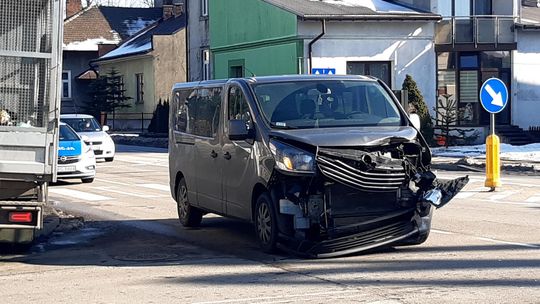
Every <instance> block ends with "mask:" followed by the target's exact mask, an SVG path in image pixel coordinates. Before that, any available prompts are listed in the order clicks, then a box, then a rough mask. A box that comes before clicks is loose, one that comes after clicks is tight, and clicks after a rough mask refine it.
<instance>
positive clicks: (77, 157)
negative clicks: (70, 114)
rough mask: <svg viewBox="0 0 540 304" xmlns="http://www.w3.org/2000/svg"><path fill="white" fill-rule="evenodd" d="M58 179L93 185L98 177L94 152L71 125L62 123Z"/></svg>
mask: <svg viewBox="0 0 540 304" xmlns="http://www.w3.org/2000/svg"><path fill="white" fill-rule="evenodd" d="M57 175H58V179H81V180H82V182H83V183H91V182H93V181H94V177H95V176H96V157H95V155H94V151H93V150H92V148H90V147H89V146H88V145H86V143H85V142H84V140H83V139H82V138H81V136H79V135H78V134H77V133H76V132H75V131H74V130H73V129H72V128H71V127H70V126H69V125H67V124H65V123H63V122H61V123H60V141H59V144H58V167H57Z"/></svg>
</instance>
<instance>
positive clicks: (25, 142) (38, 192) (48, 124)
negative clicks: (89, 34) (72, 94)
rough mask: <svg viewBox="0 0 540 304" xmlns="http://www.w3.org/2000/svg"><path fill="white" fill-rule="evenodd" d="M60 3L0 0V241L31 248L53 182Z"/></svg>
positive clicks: (52, 0)
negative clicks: (49, 184) (48, 190)
mask: <svg viewBox="0 0 540 304" xmlns="http://www.w3.org/2000/svg"><path fill="white" fill-rule="evenodd" d="M63 6H64V5H63V0H0V242H8V243H31V242H32V241H33V240H34V238H35V237H36V236H37V235H39V232H40V230H41V228H42V226H43V209H44V206H45V204H46V203H47V185H48V183H49V182H54V181H55V180H56V163H57V161H56V160H57V155H58V131H59V129H58V126H59V118H60V110H59V109H60V93H61V88H62V86H61V85H62V79H61V77H62V37H63V35H62V32H63Z"/></svg>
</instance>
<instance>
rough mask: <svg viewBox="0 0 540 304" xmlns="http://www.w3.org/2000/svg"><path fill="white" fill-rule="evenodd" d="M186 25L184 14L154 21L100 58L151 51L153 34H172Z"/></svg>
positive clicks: (105, 58)
mask: <svg viewBox="0 0 540 304" xmlns="http://www.w3.org/2000/svg"><path fill="white" fill-rule="evenodd" d="M185 27H186V15H185V14H183V15H181V16H179V17H176V18H169V19H167V20H161V21H159V22H156V23H154V24H152V25H150V26H148V27H147V28H145V29H144V30H142V31H140V32H139V33H137V34H136V35H134V36H133V37H131V38H129V39H128V40H126V41H125V42H124V43H122V44H121V45H119V46H118V47H117V48H116V49H114V50H112V51H110V52H108V53H107V54H105V55H103V56H101V57H100V58H99V59H98V61H100V60H109V59H114V58H118V57H126V56H132V55H140V54H144V53H147V52H150V51H152V49H153V45H152V37H153V36H154V35H172V34H174V33H176V32H178V31H179V30H181V29H183V28H185Z"/></svg>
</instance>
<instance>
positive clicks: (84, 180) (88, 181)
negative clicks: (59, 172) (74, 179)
mask: <svg viewBox="0 0 540 304" xmlns="http://www.w3.org/2000/svg"><path fill="white" fill-rule="evenodd" d="M81 181H82V182H83V184H91V183H93V182H94V178H93V177H92V178H83V179H81Z"/></svg>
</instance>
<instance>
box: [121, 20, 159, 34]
mask: <svg viewBox="0 0 540 304" xmlns="http://www.w3.org/2000/svg"><path fill="white" fill-rule="evenodd" d="M154 22H155V20H144V19H142V18H141V17H139V18H138V19H137V20H124V22H123V23H124V25H125V27H126V33H127V35H128V36H130V37H131V36H133V35H135V34H137V33H138V32H140V31H141V30H142V29H144V28H146V27H148V26H149V25H151V24H152V23H154Z"/></svg>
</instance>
